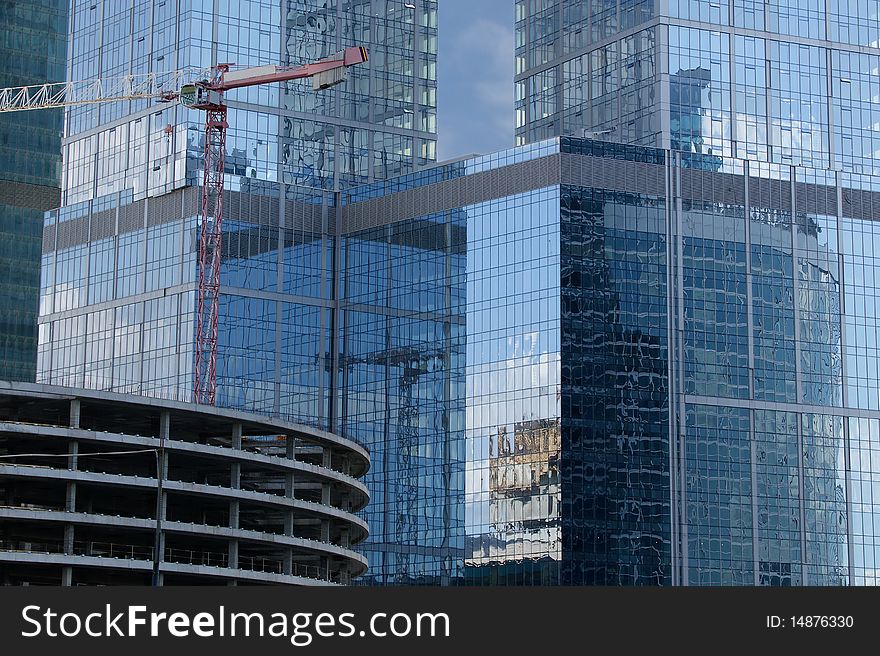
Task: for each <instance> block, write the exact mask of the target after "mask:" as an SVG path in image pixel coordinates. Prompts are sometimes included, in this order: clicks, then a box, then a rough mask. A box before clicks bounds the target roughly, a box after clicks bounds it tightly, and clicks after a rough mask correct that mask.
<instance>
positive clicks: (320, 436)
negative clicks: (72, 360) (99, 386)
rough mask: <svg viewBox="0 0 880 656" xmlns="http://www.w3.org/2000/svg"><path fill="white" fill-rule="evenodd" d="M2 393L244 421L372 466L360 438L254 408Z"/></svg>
mask: <svg viewBox="0 0 880 656" xmlns="http://www.w3.org/2000/svg"><path fill="white" fill-rule="evenodd" d="M0 393H2V394H6V395H9V396H21V397H23V398H27V397H32V398H36V399H38V400H44V399H61V400H73V399H84V400H90V401H98V402H106V403H108V404H118V405H120V406H124V407H125V408H126V409H129V408H132V409H133V408H137V407H143V408H149V409H151V410H154V411H161V410H170V411H176V412H180V413H184V414H185V415H187V416H191V417H197V416H199V415H205V416H207V417H210V418H212V419H221V420H226V421H229V422H230V426H231V425H233V424H235V423H242V424H244V425H246V426H247V427H248V428H251V427H254V428H259V429H260V430H265V431H268V432H275V431H278V432H281V433H285V434H290V435H294V436H295V437H297V438H298V439H302V440H304V441H306V442H309V443H312V444H316V445H320V446H325V447H338V448H342V449H345V450H347V451H350V452H352V453H351V454H350V455H354V454H357V455H358V456H360V458H361V462H360V463H359V464H360V466H361V467H362V468H363V472H360V473H365V472H366V470H367V469H368V468H369V462H370V456H369V454H368V452H367V450H366V449H365V448H364V447H363V446H361V445H360V444H358V443H357V442H354V441H352V440H349V439H348V438H345V437H340V436H338V435H335V434H333V433H328V432H327V431H324V430H321V429H320V428H313V427H311V426H305V425H303V424H294V423H291V422H288V421H284V420H282V419H277V418H272V417H267V416H266V415H258V414H254V413H252V412H246V411H239V410H229V409H226V408H219V407H216V406H206V405H194V404H192V403H185V402H183V401H172V400H170V399H162V398H155V397H151V396H133V395H128V394H120V393H118V392H105V391H100V390H88V389H78V388H68V387H60V386H58V385H47V384H44V383H17V382H9V381H3V380H0ZM354 460H355V462H354V463H352V464H358V463H357V462H356V461H357V459H356V458H355V459H354Z"/></svg>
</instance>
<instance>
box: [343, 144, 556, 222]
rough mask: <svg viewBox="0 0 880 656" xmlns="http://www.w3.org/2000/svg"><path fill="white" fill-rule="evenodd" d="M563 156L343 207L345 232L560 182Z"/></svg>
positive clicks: (520, 164) (549, 156) (445, 210)
mask: <svg viewBox="0 0 880 656" xmlns="http://www.w3.org/2000/svg"><path fill="white" fill-rule="evenodd" d="M560 161H561V160H560V156H559V154H558V153H557V154H552V155H548V156H546V157H538V158H535V159H531V160H528V161H525V162H517V163H516V164H510V165H508V166H501V167H498V168H496V169H491V170H489V171H481V172H479V173H473V174H470V175H464V176H462V177H459V178H454V179H452V180H444V181H442V182H437V183H434V184H428V185H422V186H419V187H414V188H413V189H407V190H405V191H400V192H397V193H394V194H388V195H385V196H380V197H378V198H371V199H370V200H366V201H362V202H358V203H352V204H351V205H345V206H343V207H342V208H341V221H340V223H341V233H342V234H344V235H349V234H352V233H356V232H360V231H364V230H370V229H372V228H378V227H380V226H385V225H389V224H393V223H398V222H400V221H406V220H407V219H414V218H416V217H419V216H424V215H427V214H435V213H437V212H448V211H450V210H457V209H462V208H465V207H467V206H469V205H476V204H477V203H483V202H486V201H490V200H495V199H498V198H504V197H507V196H516V195H519V194H524V193H526V192H529V191H534V190H536V189H543V188H544V187H552V186H554V185H558V184H559V183H560V179H561V172H560Z"/></svg>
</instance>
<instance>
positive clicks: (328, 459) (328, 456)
mask: <svg viewBox="0 0 880 656" xmlns="http://www.w3.org/2000/svg"><path fill="white" fill-rule="evenodd" d="M332 464H333V452H332V451H331V450H330V447H329V446H325V447H324V457H323V458H322V459H321V465H322V466H324V467H326V468H327V469H330V468H331V465H332Z"/></svg>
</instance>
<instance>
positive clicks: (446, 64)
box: [437, 0, 513, 161]
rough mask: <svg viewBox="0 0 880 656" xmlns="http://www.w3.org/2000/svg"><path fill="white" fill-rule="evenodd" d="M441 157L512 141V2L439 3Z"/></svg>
mask: <svg viewBox="0 0 880 656" xmlns="http://www.w3.org/2000/svg"><path fill="white" fill-rule="evenodd" d="M438 4H439V8H438V14H439V25H438V28H439V39H438V46H437V47H438V50H439V52H438V56H437V85H438V89H437V104H438V108H437V111H438V116H437V123H438V126H437V129H438V132H439V139H438V143H437V159H438V160H440V161H442V160H446V159H451V158H454V157H458V156H460V155H466V154H469V153H489V152H492V151H495V150H502V149H504V148H509V147H510V146H512V145H513V1H512V0H441V2H439V3H438Z"/></svg>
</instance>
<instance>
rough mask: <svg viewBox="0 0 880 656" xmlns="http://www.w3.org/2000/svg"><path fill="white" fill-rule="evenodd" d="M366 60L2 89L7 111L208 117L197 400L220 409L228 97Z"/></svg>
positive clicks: (343, 55)
mask: <svg viewBox="0 0 880 656" xmlns="http://www.w3.org/2000/svg"><path fill="white" fill-rule="evenodd" d="M365 61H367V51H366V49H364V48H346V49H345V50H343V51H341V52H339V53H337V54H335V55H332V56H331V57H327V58H325V59H321V60H319V61H317V62H314V63H311V64H306V65H304V66H298V67H288V66H276V65H268V66H256V67H251V68H243V69H240V70H232V65H231V64H217V65H216V66H214V67H213V68H212V69H210V71H205V70H197V69H188V70H180V71H172V72H169V73H147V74H142V75H126V76H121V77H116V78H105V79H95V80H87V81H81V82H57V83H48V84H42V85H34V86H27V87H15V88H8V89H0V112H16V111H24V110H32V109H52V108H59V107H74V106H78V105H89V104H97V103H105V102H117V101H120V100H134V99H140V98H154V99H157V100H159V101H172V100H180V103H181V104H182V105H184V106H185V107H190V108H193V109H200V110H203V111H204V112H205V142H204V151H203V152H204V172H203V178H202V212H201V214H202V216H201V225H200V229H199V257H198V262H199V268H198V283H199V284H198V314H197V323H196V348H195V351H196V357H195V384H194V394H193V396H194V401H195V402H197V403H206V404H210V405H214V403H215V401H216V396H217V334H218V330H219V327H218V318H219V317H218V314H219V308H220V252H221V245H222V236H223V232H222V229H223V182H224V167H225V159H226V130H227V128H228V127H229V124H228V122H227V121H226V114H227V111H228V107H227V105H226V103H225V100H224V97H223V94H224V93H225V92H226V91H231V90H233V89H240V88H243V87H251V86H256V85H260V84H272V83H275V82H287V81H291V80H299V79H303V78H312V88H313V89H314V90H315V91H318V90H320V89H326V88H329V87H331V86H334V85H336V84H339V83H340V82H342V81H344V80H345V74H346V70H347V69H348V67H350V66H354V65H355V64H360V63H363V62H365ZM193 80H198V81H197V82H192V81H193ZM168 134H170V133H168Z"/></svg>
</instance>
